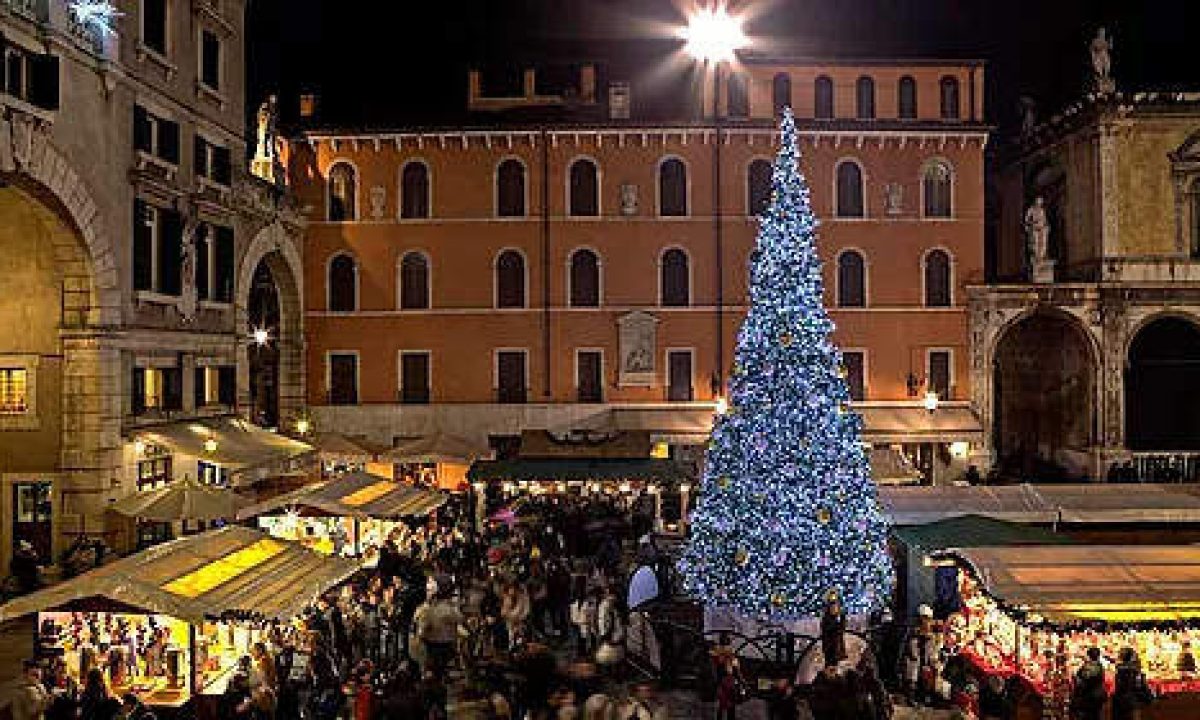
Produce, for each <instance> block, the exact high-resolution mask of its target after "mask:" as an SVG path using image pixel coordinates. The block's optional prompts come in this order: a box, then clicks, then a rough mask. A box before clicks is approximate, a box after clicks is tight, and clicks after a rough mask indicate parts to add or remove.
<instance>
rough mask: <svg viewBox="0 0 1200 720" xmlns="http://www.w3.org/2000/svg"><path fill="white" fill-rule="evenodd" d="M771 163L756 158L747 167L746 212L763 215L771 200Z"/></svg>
mask: <svg viewBox="0 0 1200 720" xmlns="http://www.w3.org/2000/svg"><path fill="white" fill-rule="evenodd" d="M771 173H772V167H771V163H770V162H769V161H767V160H755V161H754V162H752V163H750V167H749V168H747V169H746V205H747V207H746V214H747V215H755V216H757V215H762V214H763V213H764V212H766V210H767V205H768V204H769V203H770V202H771Z"/></svg>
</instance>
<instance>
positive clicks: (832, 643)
mask: <svg viewBox="0 0 1200 720" xmlns="http://www.w3.org/2000/svg"><path fill="white" fill-rule="evenodd" d="M821 653H822V655H824V656H825V662H830V661H832V662H834V663H840V662H841V661H843V660H845V659H846V614H845V613H844V612H842V604H841V603H840V602H838V599H837V598H836V597H832V598H830V599H829V601H828V602H827V603H825V614H824V615H822V616H821Z"/></svg>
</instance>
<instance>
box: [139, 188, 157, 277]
mask: <svg viewBox="0 0 1200 720" xmlns="http://www.w3.org/2000/svg"><path fill="white" fill-rule="evenodd" d="M157 236H158V208H156V207H154V206H152V205H148V204H146V203H145V202H143V201H141V200H134V201H133V289H134V290H146V291H149V290H153V289H154V246H155V244H156V242H157Z"/></svg>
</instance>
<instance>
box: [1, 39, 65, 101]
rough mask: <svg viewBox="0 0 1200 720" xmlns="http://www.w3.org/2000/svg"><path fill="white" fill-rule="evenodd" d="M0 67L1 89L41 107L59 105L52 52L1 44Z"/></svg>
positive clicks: (55, 68)
mask: <svg viewBox="0 0 1200 720" xmlns="http://www.w3.org/2000/svg"><path fill="white" fill-rule="evenodd" d="M0 48H2V49H3V53H2V57H3V60H4V67H3V68H0V83H3V86H2V87H0V91H2V92H6V93H8V94H9V95H11V96H12V97H15V98H18V99H20V100H24V101H25V102H27V103H29V104H31V105H34V106H35V107H39V108H41V109H43V110H57V109H58V105H59V68H58V65H59V60H58V57H57V56H55V55H49V54H42V53H35V52H30V51H28V50H25V49H24V48H22V47H18V46H16V45H7V46H6V45H4V44H3V42H2V41H0Z"/></svg>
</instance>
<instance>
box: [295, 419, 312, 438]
mask: <svg viewBox="0 0 1200 720" xmlns="http://www.w3.org/2000/svg"><path fill="white" fill-rule="evenodd" d="M311 429H312V424H311V423H310V422H309V421H308V418H300V419H299V420H297V421H296V432H297V433H298V434H300V435H307V434H308V431H309V430H311Z"/></svg>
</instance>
